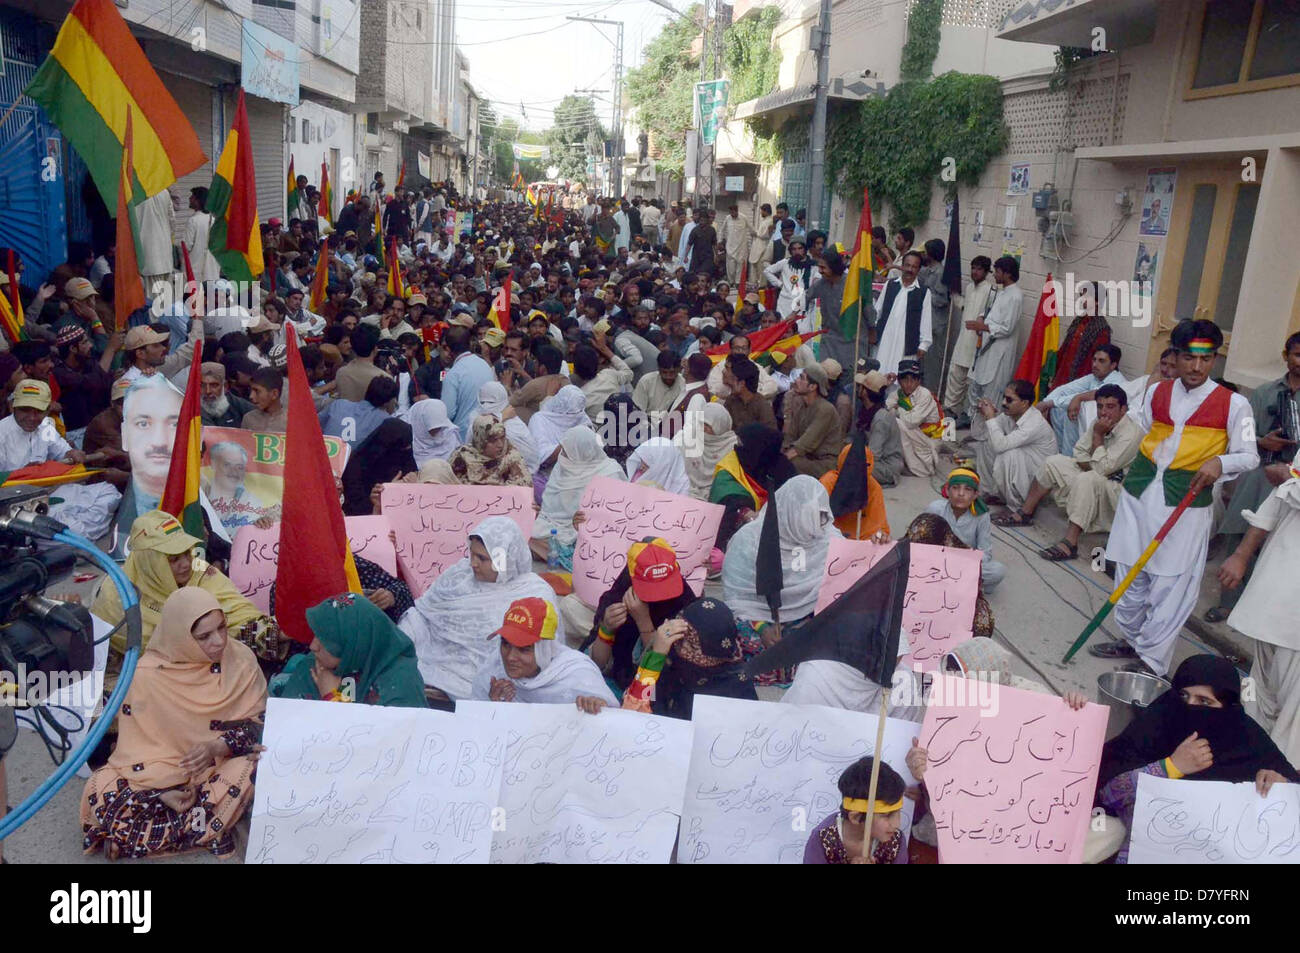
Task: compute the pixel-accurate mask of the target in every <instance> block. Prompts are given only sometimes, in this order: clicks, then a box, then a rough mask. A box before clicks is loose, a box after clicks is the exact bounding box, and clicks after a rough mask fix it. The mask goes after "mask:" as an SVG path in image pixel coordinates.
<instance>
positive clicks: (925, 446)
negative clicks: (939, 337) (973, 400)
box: [885, 360, 943, 476]
mask: <svg viewBox="0 0 1300 953" xmlns="http://www.w3.org/2000/svg"><path fill="white" fill-rule="evenodd" d="M885 406H886V407H887V408H888V409H889V411H890V412H891V413H892V414H894V416H896V417H897V418H898V431H899V436H901V437H902V438H903V465H904V466H905V467H906V468H907V472H908V473H910V474H912V475H913V476H929V475H930V474H932V473H934V471H935V470H937V469H938V468H939V451H938V441H939V440H940V438H942V437H943V411H942V410H941V409H940V408H939V402H938V401H936V400H935V399H934V395H933V394H931V393H930V392H929V391H928V390H926V388H925V387H923V386H922V385H921V362H920V361H915V360H902V361H899V362H898V390H896V391H894V392H893V393H892V394H890V395H889V397H888V398H887V399H886V400H885Z"/></svg>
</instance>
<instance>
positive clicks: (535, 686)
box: [471, 599, 618, 705]
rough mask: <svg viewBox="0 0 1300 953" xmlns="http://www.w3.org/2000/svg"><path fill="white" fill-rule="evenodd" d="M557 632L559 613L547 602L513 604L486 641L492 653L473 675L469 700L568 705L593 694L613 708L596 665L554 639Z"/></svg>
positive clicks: (586, 657) (528, 600)
mask: <svg viewBox="0 0 1300 953" xmlns="http://www.w3.org/2000/svg"><path fill="white" fill-rule="evenodd" d="M538 609H541V610H542V611H541V612H538V611H536V610H538ZM558 627H559V613H557V612H556V611H555V609H554V608H553V607H552V606H551V604H550V603H549V602H539V601H538V600H536V599H522V600H518V601H516V602H514V603H512V604H511V606H510V608H509V609H508V610H507V611H506V614H505V621H504V622H503V623H502V625H501V629H500V630H499V631H498V632H496V633H494V635H493V637H492V638H491V639H489V640H488V644H489V645H490V646H491V652H490V654H489V656H488V660H487V662H486V664H484V666H483V667H482V668H480V669H479V670H478V674H477V675H475V676H474V688H473V694H472V696H471V697H473V698H475V699H477V700H480V701H507V702H535V703H538V704H550V705H569V704H572V703H573V702H575V701H576V700H577V699H578V697H579V696H580V695H595V696H596V697H597V698H601V699H603V700H604V701H605V702H606V704H608V705H617V704H618V702H617V701H616V700H615V698H614V693H613V692H611V691H610V690H609V686H608V685H607V684H606V683H605V679H604V676H602V675H601V674H600V668H599V667H598V666H597V665H596V663H595V662H593V661H592V660H591V659H590V658H589V657H588V656H587V655H585V654H583V653H582V652H578V651H575V650H574V649H571V648H569V647H568V646H567V645H565V644H563V643H562V642H560V641H559V640H557V639H556V638H555V632H556V631H557V630H558Z"/></svg>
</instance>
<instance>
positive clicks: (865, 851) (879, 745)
mask: <svg viewBox="0 0 1300 953" xmlns="http://www.w3.org/2000/svg"><path fill="white" fill-rule="evenodd" d="M880 690H881V696H880V717H879V718H877V719H876V750H875V754H874V755H873V756H872V758H871V786H870V787H869V788H868V789H867V819H866V820H865V821H864V822H863V824H864V827H863V830H862V856H863V857H865V858H866V859H867V862H868V863H870V862H871V822H872V821H874V820H875V818H876V784H877V782H878V781H879V780H880V758H881V752H882V750H883V749H884V747H885V712H886V711H887V710H888V708H889V688H888V687H886V686H883V685H882V686H881V689H880Z"/></svg>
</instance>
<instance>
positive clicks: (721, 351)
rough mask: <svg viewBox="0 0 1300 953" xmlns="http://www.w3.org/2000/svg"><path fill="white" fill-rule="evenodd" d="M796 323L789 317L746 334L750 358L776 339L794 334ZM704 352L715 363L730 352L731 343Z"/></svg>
mask: <svg viewBox="0 0 1300 953" xmlns="http://www.w3.org/2000/svg"><path fill="white" fill-rule="evenodd" d="M798 323H799V322H798V320H797V319H796V318H790V319H789V320H786V321H781V322H779V323H777V324H774V325H772V326H771V327H770V328H763V329H762V330H760V331H755V332H754V333H753V334H749V335H746V336H747V337H748V338H749V358H750V360H753V359H754V358H757V357H760V356H762V355H763V354H765V353H766V352H767V350H768V349H769V348H770V347H771V346H772V345H773V344H775V343H776V342H777V341H780V340H783V339H784V338H788V337H789V336H790V335H792V334H794V333H795V325H796V324H798ZM704 353H705V354H707V355H708V356H709V360H711V361H713V363H714V364H716V363H718V361H721V360H722V359H724V358H725V357H726V356H727V355H728V354H730V353H731V345H730V344H719V345H718V346H717V347H711V348H709V349H708V350H707V351H705V352H704Z"/></svg>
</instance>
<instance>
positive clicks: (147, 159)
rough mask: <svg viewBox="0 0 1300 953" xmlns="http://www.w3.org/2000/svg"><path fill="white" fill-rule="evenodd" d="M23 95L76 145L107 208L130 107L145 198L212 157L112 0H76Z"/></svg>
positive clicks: (136, 170)
mask: <svg viewBox="0 0 1300 953" xmlns="http://www.w3.org/2000/svg"><path fill="white" fill-rule="evenodd" d="M24 92H25V93H26V94H27V95H28V96H30V97H31V98H32V99H34V100H35V101H36V102H37V103H39V104H40V106H41V108H42V109H44V110H45V113H46V115H48V116H49V117H50V119H51V120H52V121H53V122H54V124H55V125H56V126H58V127H59V130H60V131H61V132H62V133H63V135H64V138H66V139H67V140H68V142H69V143H71V144H72V146H73V147H74V148H75V149H76V150H77V154H78V155H80V156H81V158H82V159H83V160H84V161H85V163H86V168H87V170H88V171H89V172H90V177H91V178H92V179H93V180H94V182H95V186H96V187H97V188H98V189H99V193H100V195H101V196H103V198H104V204H105V205H107V206H108V207H109V208H110V209H115V208H116V207H117V190H118V170H119V168H120V166H121V164H122V151H123V148H122V143H123V141H124V138H125V136H126V117H127V112H128V111H130V112H131V113H133V114H134V130H133V132H134V138H135V150H134V160H133V175H134V177H135V179H136V181H138V182H139V187H140V189H141V190H142V194H143V195H157V194H158V193H159V192H161V191H162V190H163V189H165V188H167V187H168V186H170V185H171V184H172V183H173V182H175V181H176V180H177V179H178V178H179V177H180V176H182V175H186V174H188V173H190V172H193V171H194V170H195V169H197V168H198V167H199V166H201V165H202V164H203V163H204V162H205V161H207V156H205V155H204V154H203V150H202V149H201V148H199V138H198V136H197V135H196V134H195V132H194V127H193V126H191V125H190V123H189V120H187V119H186V118H185V114H184V113H183V112H181V108H180V106H178V105H177V104H176V100H175V99H173V98H172V95H171V94H170V93H169V92H167V89H166V87H164V86H163V83H162V80H161V79H159V78H158V74H157V73H156V72H155V71H154V68H153V67H152V66H151V65H150V64H149V60H148V59H147V58H146V57H145V54H144V50H142V49H141V48H140V44H139V43H138V42H137V41H136V39H135V37H134V36H132V35H131V30H130V28H129V27H128V26H127V25H126V21H125V20H123V19H122V14H121V13H119V12H118V10H117V6H116V5H115V4H114V3H113V0H78V2H77V3H76V4H75V5H74V6H73V8H72V10H71V12H69V14H68V15H67V17H66V18H64V21H63V25H62V26H61V27H60V28H59V35H58V36H57V37H56V38H55V40H54V46H53V48H52V49H51V50H50V55H49V56H47V57H46V58H45V62H44V63H42V64H41V66H40V68H39V69H38V70H37V71H36V74H35V76H33V77H32V81H31V82H30V83H28V84H27V88H26V90H24Z"/></svg>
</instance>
